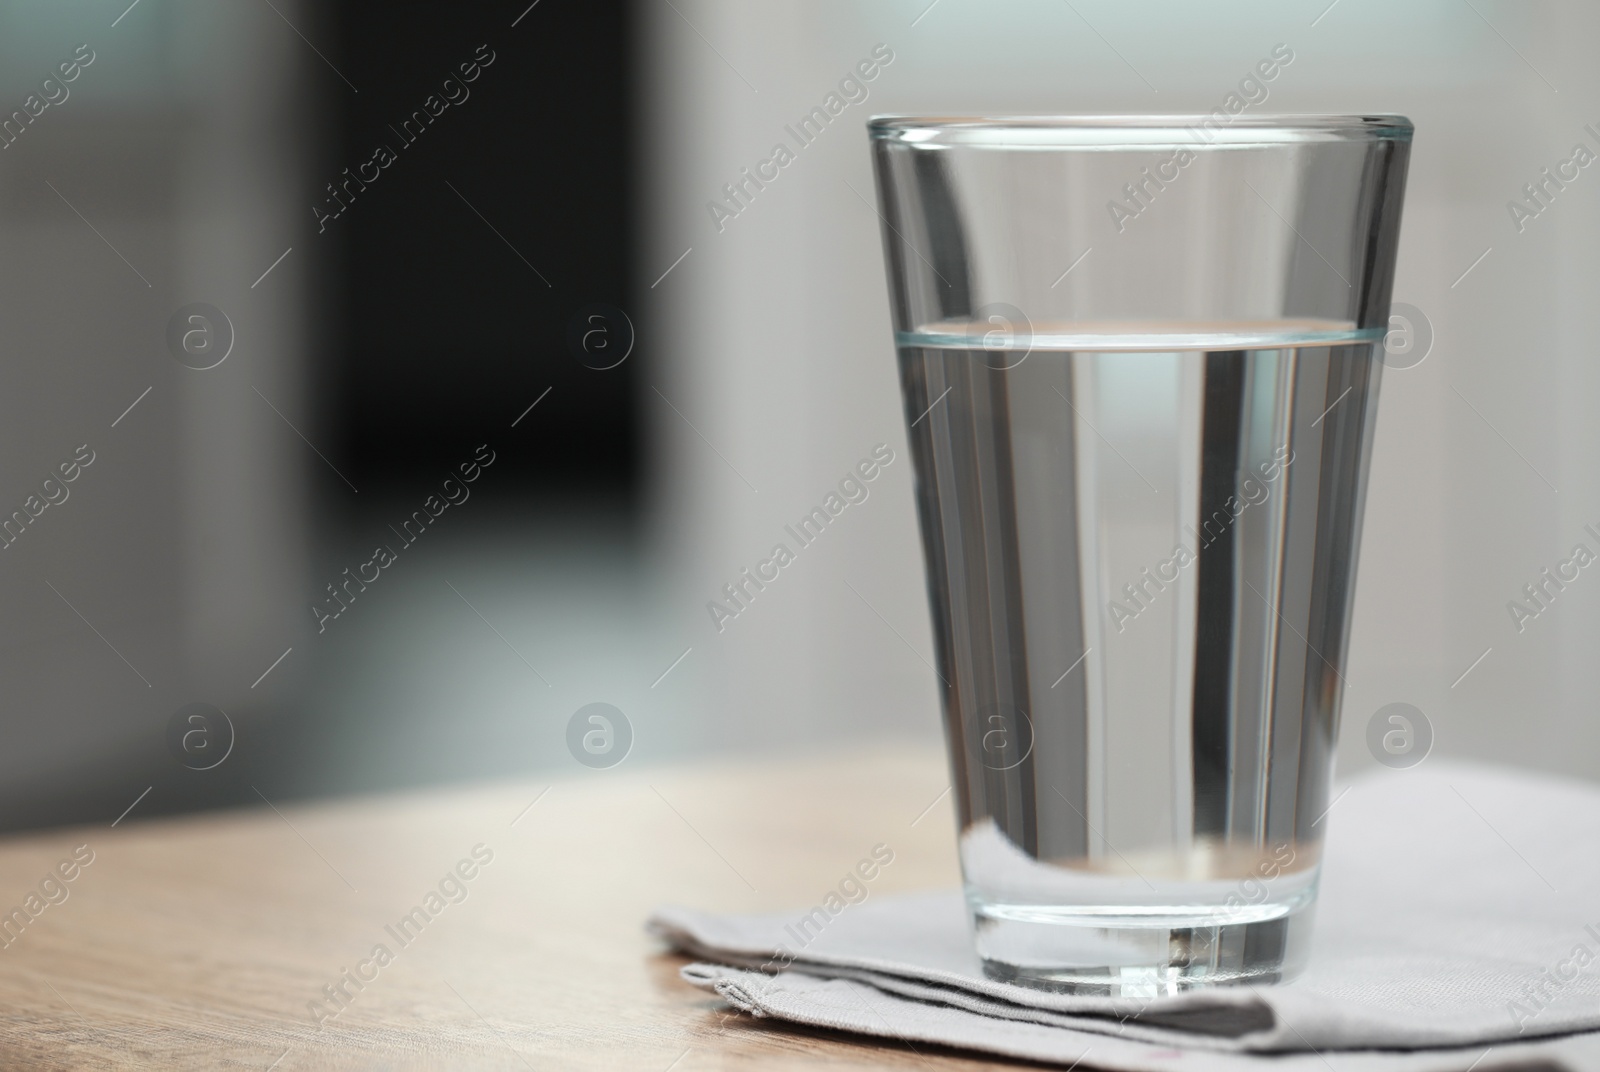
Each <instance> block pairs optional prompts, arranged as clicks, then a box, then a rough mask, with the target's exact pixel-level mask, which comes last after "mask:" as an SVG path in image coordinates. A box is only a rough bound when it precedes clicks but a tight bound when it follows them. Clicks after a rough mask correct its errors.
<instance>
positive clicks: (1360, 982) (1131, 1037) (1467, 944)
mask: <svg viewBox="0 0 1600 1072" xmlns="http://www.w3.org/2000/svg"><path fill="white" fill-rule="evenodd" d="M1323 821H1324V822H1326V823H1327V824H1328V825H1329V827H1330V829H1329V831H1328V836H1327V843H1326V852H1325V856H1324V868H1323V878H1322V892H1321V896H1320V897H1319V899H1318V903H1317V908H1316V912H1317V915H1316V922H1315V925H1314V927H1313V937H1312V946H1311V960H1310V967H1309V968H1308V969H1307V970H1306V972H1305V973H1304V974H1303V975H1301V976H1300V977H1299V978H1298V979H1296V980H1294V981H1292V982H1289V983H1286V984H1282V985H1278V986H1237V987H1223V988H1217V989H1213V990H1199V991H1189V992H1187V993H1183V994H1178V995H1174V996H1170V997H1159V998H1152V999H1149V1000H1141V999H1138V998H1130V997H1121V998H1113V997H1097V996H1079V995H1071V994H1059V993H1052V992H1049V991H1042V990H1033V989H1028V988H1025V987H1020V986H1016V985H1013V984H1009V983H1003V982H998V981H995V980H991V979H987V978H985V977H984V975H983V970H982V967H981V965H980V964H979V961H978V959H977V956H976V955H975V953H974V952H973V948H972V940H971V935H970V931H969V926H970V925H969V922H968V916H967V909H966V906H965V903H964V901H963V899H962V896H961V894H960V893H959V892H956V891H942V892H934V893H922V894H913V895H901V896H880V897H873V898H871V899H870V900H868V901H865V902H863V903H861V904H858V905H852V906H848V907H846V908H845V909H844V910H843V911H841V912H839V913H838V914H837V915H834V916H833V917H832V918H830V919H829V921H828V922H827V924H826V925H825V926H824V927H823V928H822V930H821V932H820V933H817V934H816V935H815V937H814V938H812V939H811V940H810V941H809V942H808V943H806V944H804V945H803V946H801V945H800V943H799V942H797V941H796V940H795V938H794V933H796V932H795V930H794V929H793V927H794V925H795V924H796V923H797V921H798V920H800V919H801V918H803V917H804V916H806V915H809V913H810V911H811V910H810V909H809V908H807V909H804V910H800V911H795V912H789V913H780V914H776V915H766V916H716V915H708V914H704V913H698V912H693V911H689V910H687V909H679V908H663V909H660V910H658V911H657V912H656V914H655V915H654V916H653V917H652V918H651V920H650V923H649V927H650V929H651V930H652V931H653V932H654V933H656V934H658V935H660V936H662V937H663V938H665V939H666V940H667V941H668V942H669V943H671V944H672V945H674V946H676V947H677V948H679V949H681V950H683V951H685V952H688V953H690V954H691V955H694V956H697V957H701V958H704V959H705V960H707V961H711V962H714V963H705V964H694V965H690V966H689V967H687V968H685V969H684V972H683V974H684V977H685V978H686V979H688V980H689V981H690V982H693V983H695V984H697V985H700V986H703V987H706V988H708V989H713V990H715V991H716V992H717V993H719V994H721V995H722V996H723V997H724V998H726V999H727V1000H728V1001H729V1002H731V1003H732V1004H734V1005H736V1006H738V1007H739V1008H742V1009H745V1010H746V1011H749V1012H752V1013H755V1014H757V1015H769V1016H776V1017H780V1018H783V1019H788V1020H795V1021H798V1022H802V1023H808V1024H815V1025H818V1026H824V1027H832V1028H838V1029H842V1030H850V1031H859V1032H863V1033H867V1034H873V1035H880V1036H887V1037H893V1038H899V1039H905V1040H913V1041H915V1040H921V1041H927V1042H934V1043H943V1044H946V1045H951V1046H959V1047H965V1048H970V1049H978V1050H986V1051H990V1052H994V1053H1001V1054H1007V1055H1010V1056H1016V1057H1025V1058H1031V1059H1034V1060H1044V1061H1054V1062H1060V1063H1064V1064H1066V1063H1072V1062H1074V1061H1078V1060H1081V1059H1083V1058H1084V1057H1085V1054H1086V1053H1088V1062H1087V1066H1088V1067H1105V1068H1128V1069H1144V1068H1172V1067H1182V1068H1184V1069H1185V1070H1188V1069H1205V1068H1210V1067H1213V1066H1215V1067H1219V1068H1220V1067H1230V1068H1233V1067H1239V1065H1240V1064H1241V1063H1258V1062H1270V1063H1272V1064H1273V1065H1274V1066H1275V1067H1290V1066H1294V1067H1298V1066H1300V1065H1302V1064H1304V1065H1305V1067H1308V1068H1310V1067H1317V1068H1324V1067H1337V1068H1346V1067H1348V1068H1361V1069H1368V1068H1371V1069H1388V1068H1396V1069H1399V1068H1405V1069H1407V1070H1411V1069H1417V1070H1421V1069H1434V1068H1438V1069H1456V1070H1464V1069H1466V1068H1468V1067H1469V1066H1471V1065H1473V1063H1474V1062H1475V1061H1476V1062H1478V1063H1477V1065H1476V1068H1475V1070H1474V1072H1491V1070H1493V1069H1508V1068H1535V1069H1557V1068H1563V1067H1572V1068H1596V1067H1600V789H1597V788H1596V787H1594V786H1591V785H1588V784H1585V783H1580V782H1575V781H1569V780H1563V779H1560V778H1556V777H1552V776H1549V775H1533V774H1526V773H1517V772H1512V771H1508V770H1503V769H1495V768H1488V767H1482V766H1469V765H1463V764H1448V763H1445V762H1441V761H1435V762H1432V763H1428V764H1424V765H1423V766H1421V767H1416V768H1412V769H1410V770H1403V771H1382V772H1379V773H1377V774H1374V775H1371V776H1369V777H1367V778H1365V779H1363V780H1362V781H1359V782H1357V783H1356V784H1355V785H1353V786H1351V787H1350V789H1349V790H1348V791H1347V792H1345V793H1344V794H1343V795H1342V796H1340V797H1338V798H1336V800H1335V803H1334V806H1333V808H1332V809H1331V810H1330V811H1329V813H1328V816H1327V818H1326V819H1324V820H1323ZM807 933H810V932H807ZM782 950H787V951H788V952H789V954H791V955H793V958H794V959H793V960H792V962H790V963H789V965H788V967H787V969H786V970H784V971H781V972H778V973H777V974H769V973H770V972H772V971H773V969H774V968H776V967H778V966H779V965H781V964H783V963H785V962H786V961H785V960H775V959H774V958H776V957H777V956H778V955H779V953H780V951H782ZM1589 1032H1594V1033H1593V1034H1589ZM1089 1051H1092V1053H1089ZM1378 1051H1388V1052H1378ZM1335 1062H1337V1064H1335Z"/></svg>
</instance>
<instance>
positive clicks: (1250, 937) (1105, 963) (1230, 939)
mask: <svg viewBox="0 0 1600 1072" xmlns="http://www.w3.org/2000/svg"><path fill="white" fill-rule="evenodd" d="M1311 901H1312V896H1311V894H1310V891H1307V896H1305V897H1304V898H1302V899H1297V900H1296V901H1294V902H1290V903H1282V902H1279V903H1276V904H1265V905H1259V906H1255V907H1254V908H1252V909H1249V910H1246V911H1243V912H1241V911H1240V910H1237V909H1218V908H1217V907H1216V906H1161V907H1155V906H1151V907H1149V908H1140V909H1137V910H1133V911H1130V910H1129V909H1127V908H1126V907H1119V908H1111V907H1094V906H1073V907H1070V908H1063V907H1060V906H1040V905H1014V904H995V903H993V902H982V901H976V900H974V903H973V917H974V924H975V930H976V935H977V948H978V955H979V956H980V957H981V958H982V959H983V970H984V973H985V974H986V975H988V976H989V977H990V978H991V979H997V980H1001V981H1004V982H1008V983H1016V984H1018V985H1020V986H1029V987H1035V988H1039V989H1044V990H1056V991H1061V992H1065V993H1074V994H1095V995H1104V996H1110V997H1134V998H1146V999H1148V998H1156V997H1163V996H1166V995H1171V994H1177V993H1180V992H1182V991H1185V990H1194V989H1199V988H1201V987H1210V986H1229V985H1248V984H1253V983H1262V984H1265V983H1277V982H1284V981H1286V980H1288V979H1290V978H1292V977H1293V976H1295V975H1297V974H1298V973H1299V972H1300V971H1301V969H1302V968H1303V967H1304V966H1305V958H1306V950H1307V946H1308V945H1309V939H1310V931H1311Z"/></svg>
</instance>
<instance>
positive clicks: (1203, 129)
mask: <svg viewBox="0 0 1600 1072" xmlns="http://www.w3.org/2000/svg"><path fill="white" fill-rule="evenodd" d="M1412 130H1413V127H1412V123H1411V120H1410V119H1408V118H1406V117H1405V116H1403V115H1386V114H1372V115H1316V114H1310V115H1294V114H1261V115H1242V114H1241V115H1227V114H1225V113H1217V112H1213V113H1210V114H1206V115H1011V116H939V115H875V116H872V117H871V118H870V119H868V120H867V132H868V135H869V136H870V137H871V138H872V140H873V141H888V142H895V143H899V144H906V145H910V146H913V147H919V146H926V147H929V148H945V147H952V146H970V147H974V148H978V147H983V148H1013V149H1148V148H1156V147H1160V146H1168V145H1172V146H1181V147H1183V148H1198V149H1204V148H1209V147H1213V146H1215V147H1240V146H1246V145H1248V146H1263V145H1283V144H1295V143H1302V142H1322V141H1385V140H1387V141H1410V140H1411V136H1412Z"/></svg>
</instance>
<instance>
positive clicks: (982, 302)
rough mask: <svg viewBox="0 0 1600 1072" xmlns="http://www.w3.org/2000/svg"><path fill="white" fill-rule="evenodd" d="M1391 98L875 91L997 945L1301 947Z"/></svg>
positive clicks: (1374, 301)
mask: <svg viewBox="0 0 1600 1072" xmlns="http://www.w3.org/2000/svg"><path fill="white" fill-rule="evenodd" d="M1411 129H1412V128H1411V123H1410V122H1409V121H1408V120H1406V119H1403V118H1400V117H1398V116H1277V117H1257V116H1249V115H1239V116H1220V115H1213V116H1197V117H1172V116H1163V117H1137V118H1135V117H1098V118H1083V117H1022V118H1008V119H959V118H911V117H880V118H875V119H873V120H872V121H871V123H870V124H869V132H870V135H871V144H872V152H873V164H874V169H875V173H876V178H877V189H878V198H879V205H880V210H881V216H882V223H883V242H884V251H885V258H886V260H887V266H888V275H889V293H890V303H891V306H892V313H893V320H894V329H895V345H896V348H897V350H898V353H899V363H900V376H901V387H902V392H903V396H904V403H905V412H906V422H907V427H908V435H909V438H910V444H911V452H912V457H913V459H914V464H915V468H916V485H917V507H918V511H919V520H920V525H921V531H922V541H923V550H924V553H925V558H926V566H927V577H928V593H929V599H930V602H931V604H932V612H933V631H934V639H935V646H936V648H937V654H938V674H939V678H940V687H941V689H942V691H943V705H944V714H945V724H946V728H947V734H948V742H949V749H950V760H951V770H952V776H953V780H954V786H955V791H956V793H955V796H956V800H957V803H958V812H959V842H960V856H961V865H962V871H963V876H964V879H965V887H966V894H967V900H968V902H969V904H970V906H971V912H972V920H973V926H974V931H975V940H976V943H977V950H978V953H979V955H980V957H981V958H982V961H983V964H984V968H985V971H986V972H987V973H988V974H989V975H990V976H991V977H994V978H998V979H1004V980H1009V981H1014V982H1018V983H1022V984H1025V985H1033V986H1041V987H1047V988H1052V989H1061V990H1067V991H1073V992H1080V993H1101V994H1114V995H1132V996H1153V995H1156V994H1166V993H1172V992H1175V991H1178V990H1183V989H1188V988H1193V987H1199V986H1207V985H1214V984H1226V983H1256V982H1271V981H1275V980H1281V979H1284V978H1287V977H1289V976H1290V975H1292V974H1293V973H1294V972H1296V971H1297V970H1299V968H1300V967H1301V966H1302V965H1303V962H1304V959H1305V951H1306V940H1307V934H1308V931H1309V928H1310V922H1311V911H1312V903H1313V901H1314V899H1315V896H1316V888H1317V876H1318V869H1319V864H1320V855H1321V844H1322V835H1323V832H1324V831H1325V829H1326V827H1327V823H1326V822H1325V821H1324V813H1325V811H1326V809H1327V808H1328V783H1329V780H1330V778H1331V775H1332V769H1331V768H1332V757H1333V747H1334V741H1335V735H1336V731H1337V724H1338V714H1339V701H1340V695H1341V689H1342V686H1343V684H1344V664H1345V659H1346V653H1347V651H1348V643H1347V637H1348V626H1349V618H1350V603H1351V593H1352V589H1353V586H1354V582H1355V570H1356V546H1357V537H1358V533H1359V530H1360V527H1361V512H1362V503H1363V499H1364V495H1365V489H1366V474H1367V467H1368V459H1369V455H1370V444H1371V438H1372V425H1373V419H1374V414H1375V410H1376V402H1377V390H1378V380H1379V373H1380V371H1381V368H1382V361H1381V357H1382V349H1381V348H1382V339H1383V336H1384V333H1385V330H1386V327H1387V324H1388V318H1389V304H1390V290H1391V283H1392V278H1393V272H1394V260H1395V243H1396V238H1397V235H1398V232H1399V224H1400V204H1401V199H1402V196H1403V191H1404V185H1405V173H1406V161H1407V158H1408V155H1409V149H1410V140H1411Z"/></svg>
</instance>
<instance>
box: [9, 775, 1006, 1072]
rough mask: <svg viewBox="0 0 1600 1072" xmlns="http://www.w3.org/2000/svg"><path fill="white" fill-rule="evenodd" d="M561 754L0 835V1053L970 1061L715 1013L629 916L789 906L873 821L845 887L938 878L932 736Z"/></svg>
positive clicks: (945, 815)
mask: <svg viewBox="0 0 1600 1072" xmlns="http://www.w3.org/2000/svg"><path fill="white" fill-rule="evenodd" d="M579 773H580V775H581V776H566V775H564V776H563V777H562V778H560V779H558V780H556V781H554V782H551V781H528V782H525V783H497V784H492V785H474V786H469V787H464V788H452V789H443V790H431V791H426V792H414V793H408V794H403V795H391V796H381V797H364V798H355V799H345V800H340V801H335V802H330V803H323V804H319V805H314V806H306V807H292V806H286V805H285V806H279V807H273V806H270V805H269V804H268V803H266V802H265V801H263V803H262V805H261V806H260V807H258V808H255V809H250V810H247V811H239V812H229V813H211V814H207V815H202V816H196V817H188V818H180V819H166V820H154V821H151V822H147V823H145V822H140V821H139V819H138V811H137V809H134V811H133V813H132V814H130V815H129V816H128V817H127V818H126V819H123V820H122V821H121V822H120V823H118V825H117V826H116V827H114V828H113V827H112V826H111V825H110V822H109V817H108V822H107V823H106V825H104V826H96V827H81V828H74V829H70V830H53V831H48V832H44V833H41V834H37V835H29V836H26V837H18V838H11V839H7V840H5V841H3V842H0V908H9V907H11V906H15V907H17V908H19V909H21V910H22V913H23V914H22V916H20V917H8V918H9V919H10V924H9V927H8V929H6V930H5V931H4V932H3V934H0V937H3V938H4V940H5V941H6V942H7V943H8V944H6V945H5V947H4V948H3V949H0V1010H3V1012H0V1068H6V1069H13V1068H74V1069H76V1068H112V1069H124V1068H159V1069H186V1068H228V1069H254V1070H257V1072H262V1070H266V1069H269V1068H271V1069H274V1070H275V1072H292V1070H296V1069H367V1068H384V1069H424V1068H426V1069H435V1068H447V1069H541V1070H542V1069H567V1068H571V1069H641V1070H646V1072H668V1070H671V1072H700V1070H707V1069H780V1070H781V1069H814V1068H828V1069H856V1068H862V1069H864V1068H920V1069H937V1070H940V1072H943V1070H946V1069H975V1068H989V1067H996V1065H993V1064H991V1063H990V1062H988V1061H985V1060H979V1059H975V1058H973V1057H972V1056H970V1055H963V1054H957V1053H952V1052H948V1051H939V1050H937V1049H935V1048H931V1047H928V1046H925V1045H921V1044H919V1045H917V1046H916V1047H915V1049H913V1048H912V1047H911V1046H910V1045H908V1044H893V1043H879V1042H875V1041H872V1040H867V1039H857V1038H852V1037H848V1036H845V1035H838V1034H830V1033H827V1032H819V1031H812V1030H808V1029H803V1028H798V1027H793V1026H785V1025H782V1024H775V1023H773V1022H771V1021H766V1020H756V1019H753V1018H751V1017H748V1016H746V1015H744V1014H741V1013H737V1012H735V1011H732V1010H730V1009H729V1008H728V1007H727V1006H725V1005H724V1004H722V1003H721V1002H720V1001H719V1000H718V999H716V998H715V997H714V996H713V995H710V994H707V993H705V992H703V991H700V990H697V989H695V988H693V987H690V986H688V985H687V984H685V983H683V982H682V981H680V980H679V978H678V974H677V973H678V969H679V967H680V966H681V965H682V964H684V963H686V961H685V960H684V959H683V958H681V957H677V956H674V955H671V954H668V953H666V952H665V951H664V949H663V947H662V946H661V944H660V943H659V941H657V940H656V939H654V938H652V937H650V936H648V935H646V934H645V933H644V932H643V929H642V924H643V922H644V920H645V918H646V916H647V915H648V914H649V912H650V910H651V908H652V907H654V906H655V905H657V904H660V903H663V902H676V903H680V904H686V905H692V906H695V907H701V908H707V909H716V910H727V911H781V910H784V909H788V908H797V909H798V908H804V907H806V906H809V905H811V904H813V903H816V902H817V901H819V900H820V899H821V898H822V897H823V896H824V895H825V894H826V893H827V891H828V890H829V889H831V888H833V887H834V886H836V885H837V884H838V882H839V880H840V879H841V878H842V877H843V876H844V875H845V873H846V872H847V871H848V870H849V869H850V868H851V867H852V866H853V865H854V864H855V863H856V861H857V860H859V859H860V858H861V857H863V856H865V855H867V854H868V853H869V851H870V849H871V848H872V846H873V845H876V844H878V843H883V844H885V845H888V846H889V847H891V848H892V849H893V850H894V854H895V855H894V862H893V864H892V865H890V866H889V867H887V868H885V869H884V870H883V871H882V872H881V873H880V874H879V875H878V877H877V878H876V879H875V880H874V881H873V882H872V883H871V886H870V890H871V894H870V895H871V896H878V895H882V894H885V893H889V892H892V891H903V890H916V889H926V888H930V887H940V886H943V887H949V886H952V885H954V884H955V883H956V881H957V869H956V860H955V845H954V841H955V839H954V834H953V825H952V818H951V804H950V799H949V795H948V794H947V793H944V790H945V789H946V787H947V785H948V779H947V776H946V774H945V764H944V759H943V757H942V755H940V754H938V753H936V752H932V751H928V752H921V753H916V754H907V752H906V751H905V750H898V751H895V752H877V753H871V754H867V755H864V756H859V757H856V758H850V759H838V758H833V759H801V760H793V761H786V762H759V763H757V762H744V763H737V762H733V761H727V762H723V763H719V764H707V765H699V766H682V767H659V768H654V769H646V768H642V767H639V768H635V767H630V766H628V765H627V764H623V765H622V766H620V767H617V768H613V769H611V770H600V771H587V770H586V771H581V772H579ZM941 794H944V795H943V796H941ZM535 801H536V803H535ZM530 805H531V806H530ZM85 846H86V848H82V847H85ZM475 847H476V848H477V857H478V859H477V860H474V859H473V850H474V848H475ZM75 849H76V850H77V851H78V858H79V860H81V859H82V858H84V857H86V856H87V855H88V854H89V853H91V852H92V854H93V860H92V862H90V863H88V864H87V865H78V866H73V865H74V863H76V861H74V857H73V853H74V850H75ZM490 853H492V860H490V861H489V862H487V863H482V862H480V861H481V860H482V859H483V858H484V857H485V856H487V855H488V854H490ZM463 860H465V861H469V863H467V864H466V865H463V864H462V863H461V862H462V861H463ZM64 861H66V862H67V864H66V866H63V862H64ZM58 869H59V870H58ZM67 874H71V875H72V877H71V879H70V880H68V879H66V878H65V877H63V876H65V875H67ZM464 876H465V877H464ZM430 894H433V895H434V896H433V897H432V898H430V896H429V895H430ZM30 895H32V896H33V897H34V898H35V900H32V901H29V900H28V898H29V897H30ZM53 902H54V903H53ZM29 909H33V910H34V913H36V914H31V913H30V912H29ZM413 909H421V910H422V912H421V914H420V915H418V914H415V913H413ZM407 918H409V920H410V923H409V924H408V925H406V926H405V927H404V928H401V927H400V926H399V924H400V921H402V920H403V919H407ZM379 945H382V946H383V947H384V948H385V950H386V951H387V955H386V956H378V957H375V956H374V953H375V947H377V946H379ZM347 971H348V972H349V973H351V974H349V975H347V974H345V973H346V972H347ZM363 977H364V978H363ZM352 980H354V981H352ZM325 988H328V989H325ZM341 990H342V994H341ZM330 992H331V993H333V994H340V997H339V998H337V999H335V998H333V997H330V996H329V994H330ZM343 995H348V997H347V998H346V997H344V996H343ZM318 1002H320V1004H314V1003H318ZM341 1005H342V1006H343V1007H342V1008H341ZM1010 1067H1016V1066H1015V1065H1012V1066H1010Z"/></svg>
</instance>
